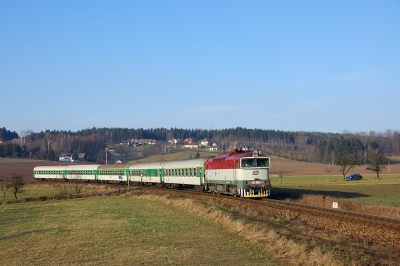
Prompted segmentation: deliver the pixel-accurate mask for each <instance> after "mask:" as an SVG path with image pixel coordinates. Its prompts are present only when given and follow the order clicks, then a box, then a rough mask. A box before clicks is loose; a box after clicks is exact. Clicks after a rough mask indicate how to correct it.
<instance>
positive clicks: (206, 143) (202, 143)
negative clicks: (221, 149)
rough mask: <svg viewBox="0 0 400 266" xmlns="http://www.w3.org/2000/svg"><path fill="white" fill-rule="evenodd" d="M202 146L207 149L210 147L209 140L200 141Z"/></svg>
mask: <svg viewBox="0 0 400 266" xmlns="http://www.w3.org/2000/svg"><path fill="white" fill-rule="evenodd" d="M200 146H204V147H207V146H208V140H207V139H203V140H202V141H200Z"/></svg>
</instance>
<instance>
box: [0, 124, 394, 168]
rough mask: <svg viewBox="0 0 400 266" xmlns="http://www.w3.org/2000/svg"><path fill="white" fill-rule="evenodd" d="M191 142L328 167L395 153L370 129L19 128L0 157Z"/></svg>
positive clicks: (390, 136)
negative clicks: (342, 159)
mask: <svg viewBox="0 0 400 266" xmlns="http://www.w3.org/2000/svg"><path fill="white" fill-rule="evenodd" d="M188 138H191V139H192V140H193V141H195V142H199V141H200V140H203V139H207V140H208V141H209V143H210V144H213V143H216V144H217V145H218V148H219V150H221V151H222V150H230V149H234V148H253V149H257V150H260V151H262V152H263V153H264V154H266V155H275V156H279V157H284V158H288V159H293V160H297V161H304V162H312V163H325V164H328V163H331V164H333V162H334V159H335V156H338V155H340V154H343V153H349V154H351V155H352V156H353V158H356V160H357V162H358V163H359V164H360V165H362V164H366V162H367V160H368V157H369V155H370V154H373V153H381V154H385V155H387V156H391V155H400V132H399V131H392V130H387V131H385V132H375V131H371V132H369V133H350V132H345V133H342V134H338V133H321V132H302V131H298V132H290V131H280V130H263V129H247V128H241V127H237V128H232V129H221V130H216V129H213V130H203V129H180V128H170V129H167V128H154V129H143V128H139V129H128V128H95V127H94V128H91V129H84V130H80V131H77V132H71V131H50V130H46V131H44V132H43V131H42V132H39V133H35V132H33V131H32V130H23V131H21V133H20V135H18V134H17V133H16V132H15V131H14V132H11V131H9V130H7V129H6V128H4V127H3V128H2V129H0V139H2V140H3V141H4V144H3V145H0V156H1V157H24V158H36V159H47V160H58V157H59V155H60V154H62V153H71V154H73V153H74V154H76V153H85V154H86V156H87V159H88V161H90V162H98V163H102V162H104V156H105V152H104V150H105V148H107V147H109V146H113V145H115V144H120V143H123V144H124V145H125V146H128V145H131V144H132V143H131V140H132V139H153V140H156V141H157V144H155V145H151V146H154V147H152V149H148V152H147V154H146V155H155V154H162V153H168V152H170V151H171V149H166V148H165V147H167V146H168V145H169V143H168V140H170V139H177V140H178V144H183V141H184V140H185V139H188Z"/></svg>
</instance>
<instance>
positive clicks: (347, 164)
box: [335, 152, 357, 179]
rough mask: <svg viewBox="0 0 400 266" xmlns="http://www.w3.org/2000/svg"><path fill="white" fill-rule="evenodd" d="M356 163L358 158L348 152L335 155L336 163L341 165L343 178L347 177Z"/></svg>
mask: <svg viewBox="0 0 400 266" xmlns="http://www.w3.org/2000/svg"><path fill="white" fill-rule="evenodd" d="M356 163H357V160H355V159H354V157H353V156H352V155H351V154H350V153H348V152H345V153H343V154H340V155H336V157H335V164H336V165H339V166H340V168H341V169H340V172H341V173H342V175H343V179H346V174H347V173H348V172H349V171H350V169H351V168H353V167H354V166H355V165H356Z"/></svg>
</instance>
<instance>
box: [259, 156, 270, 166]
mask: <svg viewBox="0 0 400 266" xmlns="http://www.w3.org/2000/svg"><path fill="white" fill-rule="evenodd" d="M256 160H257V167H269V158H257V159H256Z"/></svg>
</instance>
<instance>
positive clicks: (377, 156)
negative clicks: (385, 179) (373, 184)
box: [367, 153, 388, 179]
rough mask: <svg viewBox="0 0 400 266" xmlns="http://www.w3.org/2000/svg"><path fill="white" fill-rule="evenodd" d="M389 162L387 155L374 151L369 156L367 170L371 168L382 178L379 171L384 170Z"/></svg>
mask: <svg viewBox="0 0 400 266" xmlns="http://www.w3.org/2000/svg"><path fill="white" fill-rule="evenodd" d="M387 163H388V158H387V157H386V155H384V154H381V153H374V154H371V155H370V156H369V160H368V164H369V166H368V167H367V170H371V171H373V172H375V173H376V177H377V178H378V179H380V177H379V173H380V172H382V170H383V169H385V168H386V164H387Z"/></svg>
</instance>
